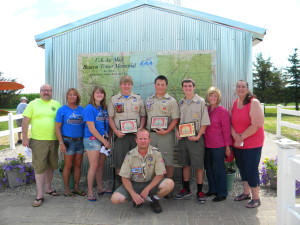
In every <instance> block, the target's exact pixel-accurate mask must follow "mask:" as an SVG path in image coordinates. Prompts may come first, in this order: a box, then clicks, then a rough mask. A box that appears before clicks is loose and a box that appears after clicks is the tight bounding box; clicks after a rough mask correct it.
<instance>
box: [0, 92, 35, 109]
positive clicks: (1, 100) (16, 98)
mask: <svg viewBox="0 0 300 225" xmlns="http://www.w3.org/2000/svg"><path fill="white" fill-rule="evenodd" d="M23 96H24V97H26V98H27V99H28V103H29V102H30V101H32V100H34V99H36V98H39V97H40V94H39V93H30V94H7V93H0V109H5V108H10V109H16V108H17V106H18V104H19V103H20V98H21V97H23Z"/></svg>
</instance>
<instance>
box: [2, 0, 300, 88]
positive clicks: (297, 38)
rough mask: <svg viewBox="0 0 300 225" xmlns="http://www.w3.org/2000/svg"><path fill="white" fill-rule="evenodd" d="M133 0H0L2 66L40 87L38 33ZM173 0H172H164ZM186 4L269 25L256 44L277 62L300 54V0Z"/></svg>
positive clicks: (184, 4) (9, 74) (41, 55)
mask: <svg viewBox="0 0 300 225" xmlns="http://www.w3.org/2000/svg"><path fill="white" fill-rule="evenodd" d="M130 1H131V0H111V1H107V0H84V1H80V0H13V1H1V3H0V71H1V72H3V73H4V76H5V77H12V78H17V79H18V81H19V82H21V83H23V84H24V85H25V89H24V90H23V91H22V92H23V93H31V92H38V91H39V87H40V86H41V84H43V83H44V82H45V78H44V77H45V72H44V70H45V69H44V68H45V63H44V50H43V49H41V48H38V47H37V45H36V43H35V40H34V36H35V35H37V34H40V33H43V32H46V31H49V30H51V29H54V28H57V27H60V26H62V25H65V24H68V23H71V22H74V21H76V20H79V19H82V18H85V17H87V16H90V15H93V14H96V13H99V12H102V11H105V10H107V9H110V8H113V7H116V6H118V5H122V4H124V3H127V2H130ZM162 1H166V2H168V1H169V2H172V0H162ZM181 6H182V7H186V8H191V9H195V10H198V11H202V12H205V13H209V14H213V15H217V16H221V17H225V18H228V19H232V20H236V21H239V22H243V23H247V24H251V25H254V26H257V27H262V28H265V29H267V35H266V36H265V38H264V41H263V42H261V43H260V44H258V45H257V46H254V47H253V49H252V50H253V61H254V57H255V55H256V54H257V53H259V52H262V54H263V57H264V58H265V59H266V58H268V57H271V62H272V63H273V64H274V65H275V66H276V67H279V68H280V67H285V66H289V62H288V61H287V58H288V56H289V55H291V54H293V51H294V48H298V49H299V55H300V29H299V21H300V13H299V11H300V0H285V1H280V0H263V1H262V0H251V1H245V0H227V1H224V0H210V1H207V0H181Z"/></svg>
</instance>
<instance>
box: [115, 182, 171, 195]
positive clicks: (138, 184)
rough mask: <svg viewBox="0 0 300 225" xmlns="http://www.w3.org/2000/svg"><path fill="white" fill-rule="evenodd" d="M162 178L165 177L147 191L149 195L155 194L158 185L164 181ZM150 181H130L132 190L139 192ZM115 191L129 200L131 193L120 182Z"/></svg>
mask: <svg viewBox="0 0 300 225" xmlns="http://www.w3.org/2000/svg"><path fill="white" fill-rule="evenodd" d="M164 179H166V178H163V179H162V180H161V181H160V182H159V183H158V184H157V185H156V186H155V187H154V188H152V189H151V190H150V192H149V196H150V195H155V194H156V193H157V192H158V191H159V185H160V184H161V183H162V182H163V181H164ZM150 182H151V181H149V182H131V183H132V187H133V190H134V191H135V192H136V193H138V194H139V193H141V192H142V191H143V190H144V188H145V187H147V185H149V184H150ZM115 192H119V193H120V194H121V195H124V196H125V197H126V199H128V200H131V199H132V198H131V195H130V194H129V192H128V191H127V190H126V189H125V187H124V185H123V184H122V185H121V186H119V187H118V188H117V189H116V190H115Z"/></svg>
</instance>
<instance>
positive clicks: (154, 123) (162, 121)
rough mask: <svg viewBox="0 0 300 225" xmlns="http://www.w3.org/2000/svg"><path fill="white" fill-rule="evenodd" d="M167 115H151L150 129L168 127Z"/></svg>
mask: <svg viewBox="0 0 300 225" xmlns="http://www.w3.org/2000/svg"><path fill="white" fill-rule="evenodd" d="M168 122H169V117H167V116H153V117H152V118H151V125H150V128H151V129H168Z"/></svg>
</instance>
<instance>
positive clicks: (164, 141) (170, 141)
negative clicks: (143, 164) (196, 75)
mask: <svg viewBox="0 0 300 225" xmlns="http://www.w3.org/2000/svg"><path fill="white" fill-rule="evenodd" d="M150 139H151V142H150V145H151V146H153V147H156V148H158V151H160V152H161V155H162V157H163V158H164V161H165V165H166V166H173V165H174V146H175V132H174V131H171V132H170V133H168V134H166V135H159V134H157V133H156V132H150Z"/></svg>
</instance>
